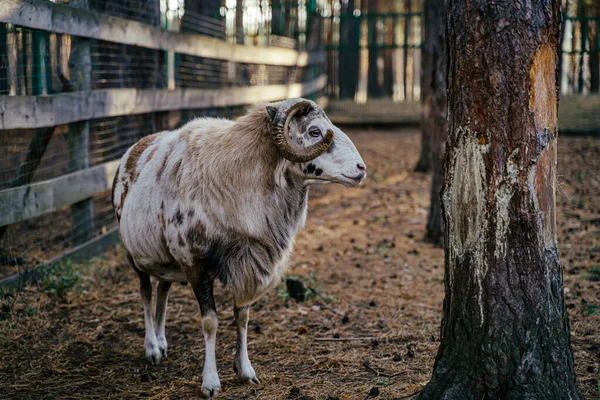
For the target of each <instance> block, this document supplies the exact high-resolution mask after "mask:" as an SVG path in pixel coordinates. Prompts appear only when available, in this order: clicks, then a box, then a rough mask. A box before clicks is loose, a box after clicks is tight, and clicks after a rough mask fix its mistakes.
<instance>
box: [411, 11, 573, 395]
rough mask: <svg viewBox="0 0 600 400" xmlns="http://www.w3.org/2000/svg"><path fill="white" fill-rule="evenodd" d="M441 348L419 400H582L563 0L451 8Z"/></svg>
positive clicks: (449, 18)
mask: <svg viewBox="0 0 600 400" xmlns="http://www.w3.org/2000/svg"><path fill="white" fill-rule="evenodd" d="M447 5H448V9H447V15H448V21H447V31H446V32H447V37H448V40H447V46H448V47H447V48H448V53H449V54H448V104H449V108H448V140H447V146H448V148H447V151H446V154H445V159H444V161H445V168H446V171H445V177H444V186H443V189H442V205H443V215H444V222H445V224H446V233H445V257H446V270H445V277H446V279H445V290H446V297H445V300H444V314H443V319H442V328H441V344H440V348H439V349H438V353H437V356H436V361H435V366H434V371H433V376H432V379H431V381H430V382H429V384H427V386H426V387H425V388H424V389H423V391H422V392H421V395H420V398H421V399H441V398H444V399H477V400H479V399H512V398H514V399H516V398H518V399H580V398H581V395H580V393H579V391H578V389H577V386H576V382H575V374H574V371H573V354H572V352H571V343H570V337H569V323H568V318H567V313H566V309H565V303H564V298H563V278H562V275H563V270H562V266H561V264H560V261H559V258H558V244H557V241H556V224H555V176H556V172H555V165H556V148H557V143H556V138H557V126H556V119H557V103H558V98H557V97H558V84H557V83H558V81H557V63H558V51H557V50H558V43H559V32H560V23H561V15H560V0H532V1H531V2H529V3H522V2H508V3H502V6H498V5H494V4H493V3H490V2H487V1H484V0H474V1H467V0H457V1H452V2H448V3H447Z"/></svg>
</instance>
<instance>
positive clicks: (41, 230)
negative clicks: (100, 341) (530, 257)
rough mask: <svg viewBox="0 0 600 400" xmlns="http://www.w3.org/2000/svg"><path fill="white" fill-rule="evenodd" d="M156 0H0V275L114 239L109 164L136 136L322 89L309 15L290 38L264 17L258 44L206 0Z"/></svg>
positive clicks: (10, 277) (22, 274)
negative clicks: (181, 2) (178, 1)
mask: <svg viewBox="0 0 600 400" xmlns="http://www.w3.org/2000/svg"><path fill="white" fill-rule="evenodd" d="M169 3H172V2H165V1H164V0H145V1H140V2H137V1H133V0H131V1H129V0H107V1H105V2H100V1H99V2H97V3H95V2H94V0H71V1H70V3H69V4H68V5H66V4H57V3H53V2H49V1H43V0H0V42H1V43H0V56H1V57H0V61H1V63H0V129H1V130H2V131H1V133H0V135H1V136H0V143H1V144H2V146H1V147H0V162H1V164H0V287H15V286H19V285H20V284H21V283H22V281H23V280H25V279H29V278H32V277H35V276H36V274H37V273H38V272H39V271H40V268H39V266H41V265H47V264H48V263H49V262H55V261H57V260H59V259H60V258H62V257H64V256H67V255H70V256H71V257H75V258H79V259H80V258H82V255H86V256H88V255H91V254H96V253H98V252H101V251H103V250H105V249H106V248H107V246H109V245H112V244H113V243H114V241H115V240H116V238H117V234H116V228H115V221H114V217H113V216H112V210H111V206H110V201H109V197H110V196H109V194H110V189H111V185H112V177H113V176H114V173H115V170H116V167H117V165H118V163H119V158H120V156H121V155H122V154H123V152H124V151H125V150H126V149H127V147H129V146H130V145H131V144H133V143H134V142H135V141H136V140H137V139H139V138H140V137H142V136H144V135H147V134H151V133H154V132H156V131H159V130H163V129H172V128H174V127H176V126H178V125H180V124H181V123H183V122H186V121H187V120H189V119H191V118H193V117H195V116H204V115H215V116H216V115H218V116H226V117H227V116H228V117H231V116H235V115H238V114H239V113H240V112H241V111H242V109H243V107H244V106H246V105H248V104H251V103H255V102H257V101H276V100H280V99H284V98H288V97H300V96H303V97H310V98H313V99H315V100H318V99H319V98H321V96H322V94H323V90H324V88H325V86H326V82H327V78H326V75H325V59H326V57H325V53H324V51H323V50H322V48H321V38H320V35H319V32H320V30H319V25H320V22H319V21H320V20H319V19H318V18H316V17H315V18H314V19H311V23H310V24H304V26H305V31H304V32H303V34H304V35H305V38H306V40H305V41H304V43H307V44H309V45H303V46H301V47H302V48H303V50H302V51H300V50H297V49H298V48H300V46H298V45H297V44H296V39H295V37H296V36H297V34H298V32H295V33H294V35H295V36H294V37H282V36H276V35H272V34H271V32H270V31H269V30H268V29H265V27H263V29H261V31H260V35H262V37H263V38H265V37H266V38H267V40H259V41H258V42H260V43H262V44H263V46H256V45H252V44H243V43H240V41H243V40H244V39H243V38H244V37H246V40H248V36H247V34H246V36H242V39H240V35H237V34H236V32H235V29H236V28H237V29H238V30H241V29H240V27H239V26H237V27H235V26H234V27H233V29H231V27H230V26H227V23H226V21H225V19H226V18H219V17H218V12H217V11H218V7H217V6H218V5H219V4H220V2H219V1H212V2H211V1H208V2H202V3H205V4H203V5H202V6H200V5H199V4H196V3H200V2H190V4H189V5H188V6H187V7H179V6H177V7H176V8H175V9H170V8H169V7H170V5H169ZM192 3H194V4H192ZM206 3H212V4H213V5H214V7H212V8H211V7H209V8H207V7H206ZM161 4H162V8H161ZM231 11H232V10H229V9H228V10H225V13H224V14H225V15H228V14H230V13H231ZM259 11H260V12H265V15H266V13H268V12H270V10H267V9H264V10H263V9H262V8H261V10H259ZM233 12H234V13H235V12H236V10H235V9H233ZM237 12H239V10H237ZM292 14H293V15H298V14H300V13H298V12H295V13H291V14H290V15H292ZM236 20H239V21H241V18H236ZM207 24H208V25H210V30H206V32H207V33H205V34H201V33H198V32H203V27H204V26H205V25H207ZM231 34H233V40H232V39H231V37H228V36H231ZM264 43H271V44H272V45H271V46H264ZM278 43H283V44H285V47H277V46H276V45H277V44H278ZM290 44H291V46H290ZM290 47H293V48H290Z"/></svg>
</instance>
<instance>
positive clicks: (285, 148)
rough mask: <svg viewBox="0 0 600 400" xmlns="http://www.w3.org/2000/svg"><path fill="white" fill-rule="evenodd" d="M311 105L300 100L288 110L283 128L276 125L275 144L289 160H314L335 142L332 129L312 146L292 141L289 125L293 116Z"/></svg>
mask: <svg viewBox="0 0 600 400" xmlns="http://www.w3.org/2000/svg"><path fill="white" fill-rule="evenodd" d="M310 106H311V104H310V103H309V102H307V101H299V102H297V103H295V104H293V105H292V106H291V107H290V108H289V110H288V114H287V117H286V118H285V121H284V123H283V129H281V128H282V127H281V126H280V125H279V124H278V126H276V129H275V132H274V135H273V139H274V140H275V144H276V145H277V148H278V149H279V153H280V154H281V156H282V157H283V158H285V159H287V160H290V161H291V162H307V161H310V160H314V159H315V158H317V157H319V156H320V155H321V154H323V153H325V152H326V151H327V149H328V148H329V146H331V143H333V131H331V130H327V134H326V135H325V137H324V138H323V140H321V141H320V142H317V143H315V144H313V145H312V146H310V147H306V148H301V147H298V146H294V145H292V143H290V136H289V127H290V122H291V120H292V118H294V115H295V114H296V113H297V112H298V111H299V110H300V109H301V108H303V107H310Z"/></svg>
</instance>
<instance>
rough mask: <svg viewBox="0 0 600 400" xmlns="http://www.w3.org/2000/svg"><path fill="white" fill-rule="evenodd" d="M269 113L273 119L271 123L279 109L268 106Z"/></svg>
mask: <svg viewBox="0 0 600 400" xmlns="http://www.w3.org/2000/svg"><path fill="white" fill-rule="evenodd" d="M267 113H268V114H269V117H271V121H273V119H275V115H276V114H277V107H275V106H272V105H268V106H267Z"/></svg>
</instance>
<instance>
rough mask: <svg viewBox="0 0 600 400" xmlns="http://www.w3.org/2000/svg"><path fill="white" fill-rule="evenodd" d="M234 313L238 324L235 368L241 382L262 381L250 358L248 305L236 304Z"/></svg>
mask: <svg viewBox="0 0 600 400" xmlns="http://www.w3.org/2000/svg"><path fill="white" fill-rule="evenodd" d="M233 313H234V317H235V324H236V326H237V346H236V351H235V359H234V361H233V370H234V371H235V372H236V373H237V378H238V380H239V381H240V382H251V383H260V381H259V380H258V378H257V377H256V372H254V368H252V364H250V359H249V358H248V314H249V309H248V306H244V307H237V306H236V307H235V308H234V312H233Z"/></svg>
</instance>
